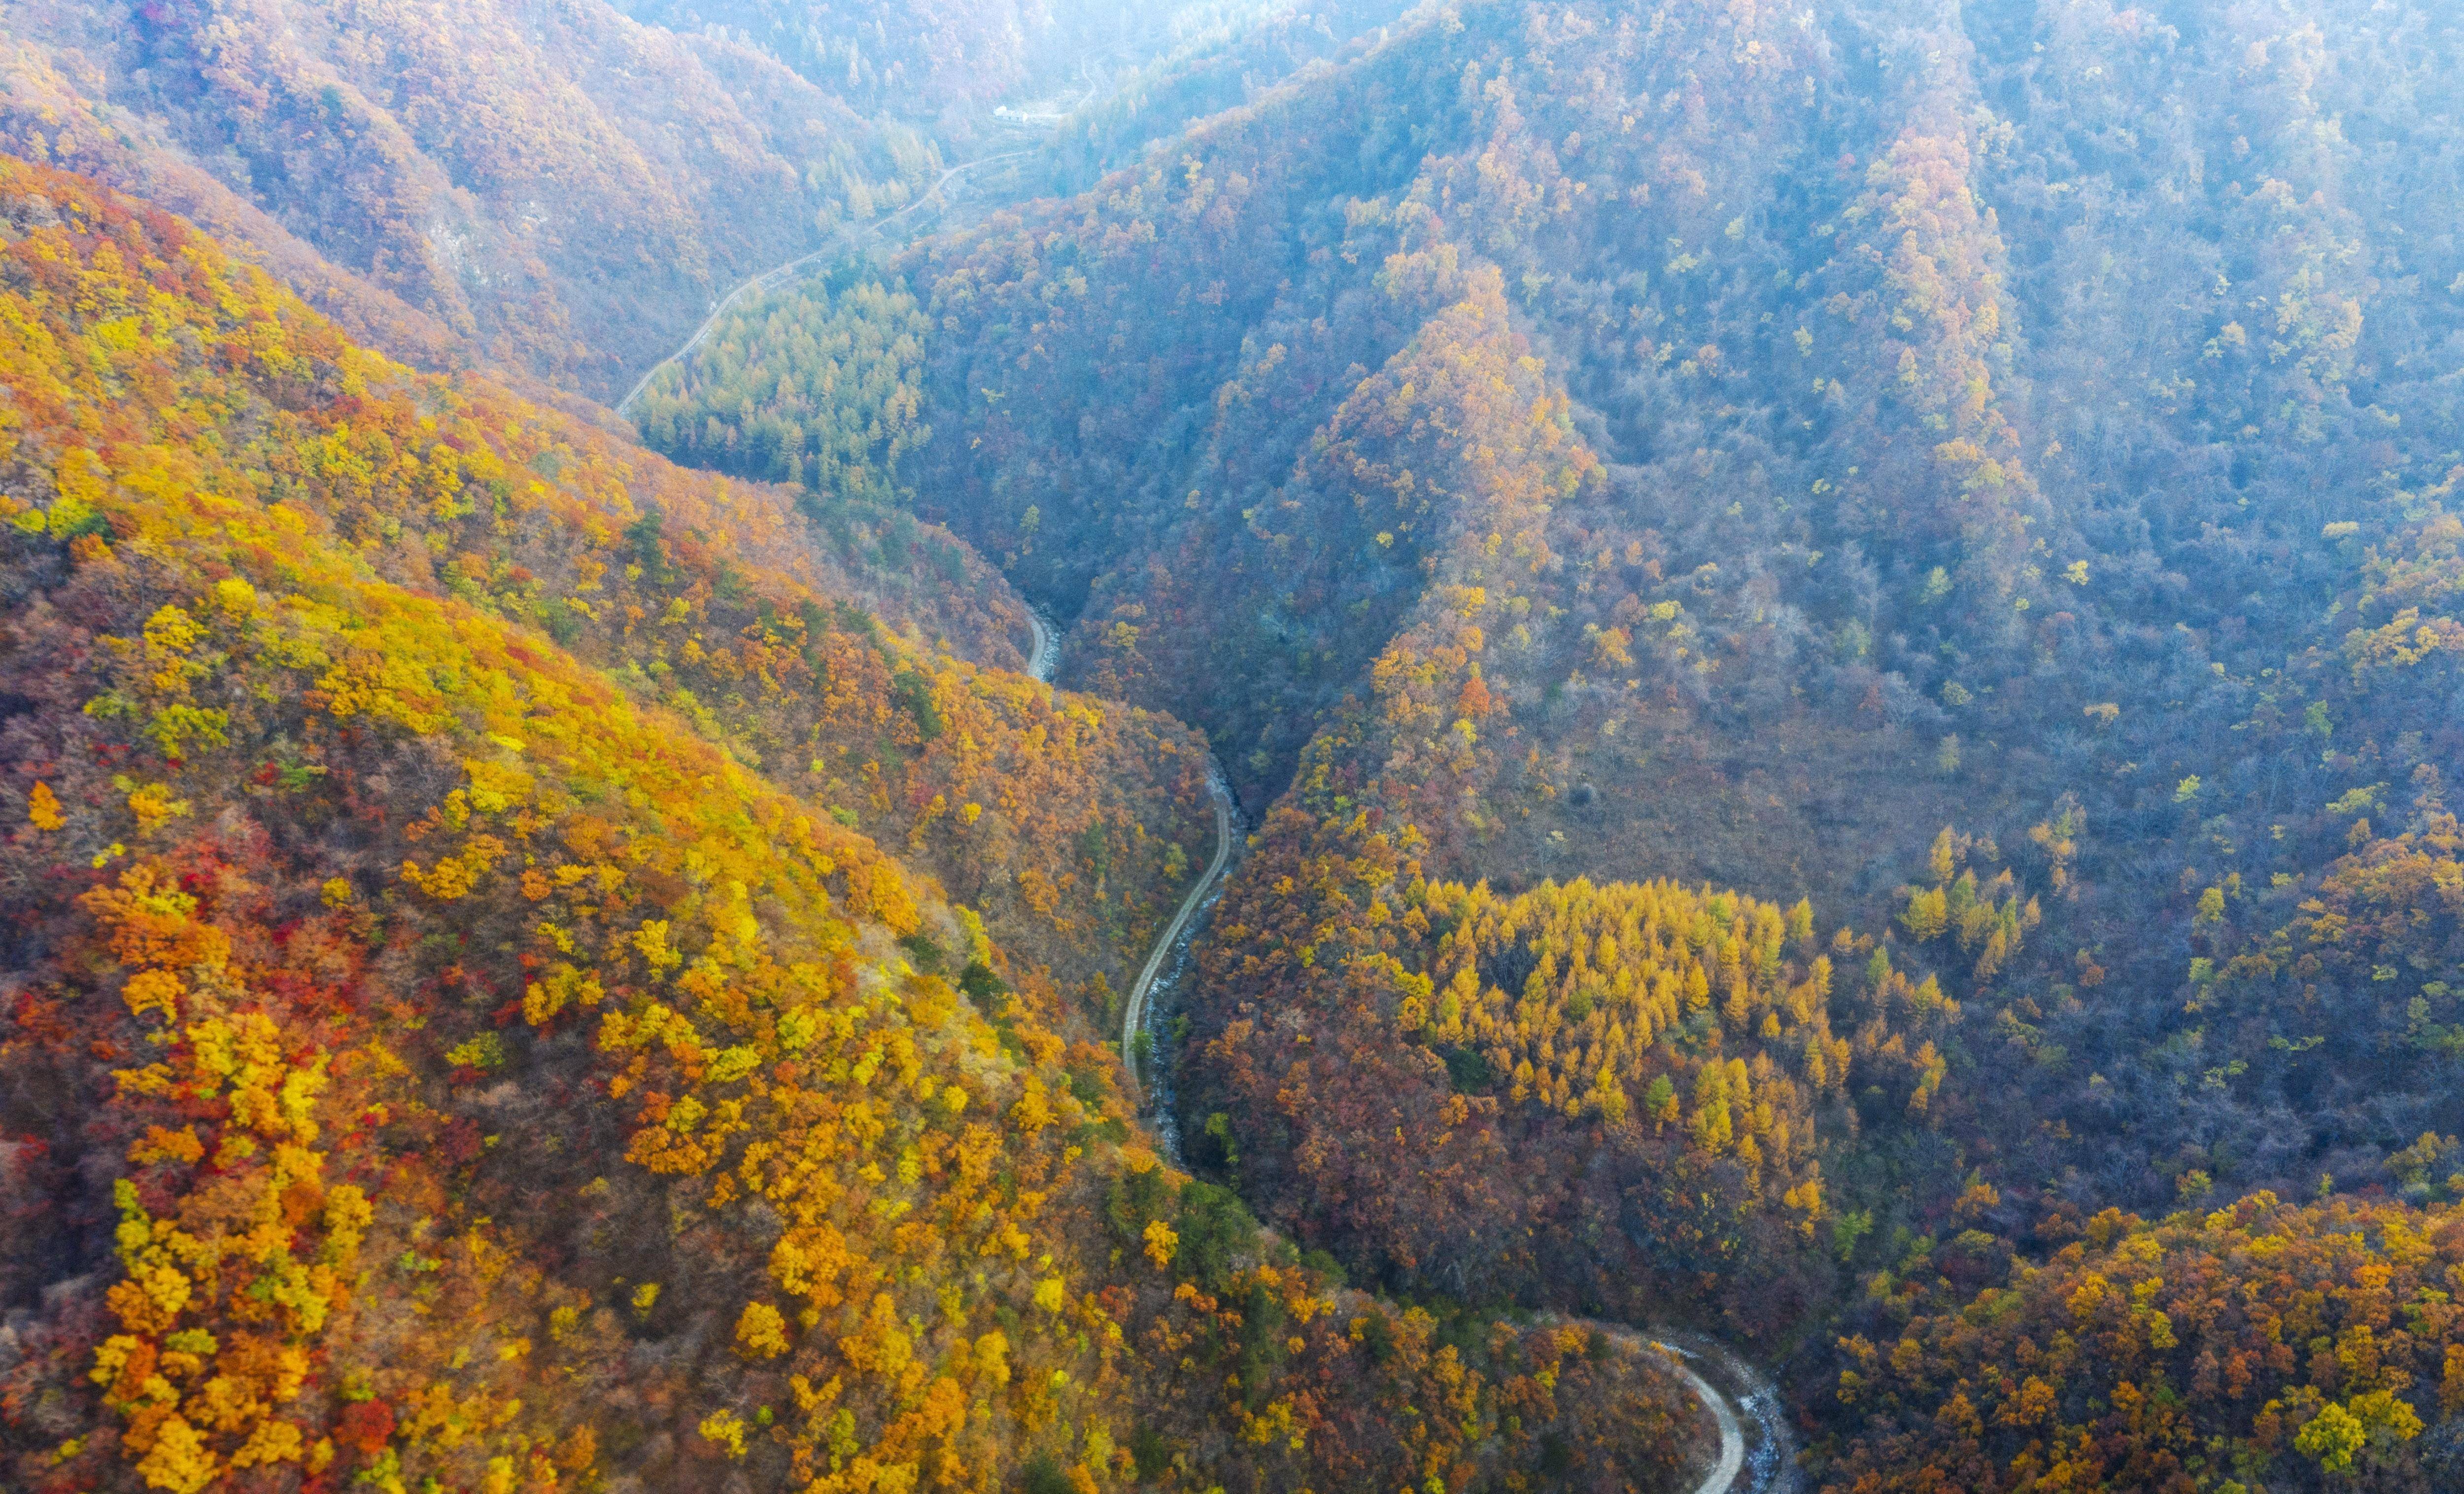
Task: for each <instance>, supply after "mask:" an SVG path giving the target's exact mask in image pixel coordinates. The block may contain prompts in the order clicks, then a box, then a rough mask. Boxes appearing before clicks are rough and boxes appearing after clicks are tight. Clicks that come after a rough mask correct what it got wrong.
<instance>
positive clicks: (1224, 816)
mask: <svg viewBox="0 0 2464 1494" xmlns="http://www.w3.org/2000/svg"><path fill="white" fill-rule="evenodd" d="M1206 791H1207V792H1208V793H1209V794H1212V795H1213V796H1214V797H1215V860H1214V861H1213V862H1212V863H1210V864H1209V865H1208V866H1207V868H1206V874H1205V875H1204V876H1201V877H1199V879H1198V882H1197V884H1196V885H1195V886H1193V887H1191V888H1190V890H1189V895H1188V896H1187V897H1184V898H1182V899H1181V900H1180V912H1177V913H1175V914H1173V915H1172V922H1170V923H1168V924H1166V925H1164V929H1163V933H1162V934H1161V935H1159V936H1158V937H1157V938H1156V939H1155V953H1154V954H1152V955H1149V956H1147V967H1146V968H1145V969H1144V970H1141V971H1139V972H1138V978H1137V979H1136V980H1135V981H1133V982H1132V983H1131V985H1130V1001H1129V1006H1128V1008H1127V1010H1125V1011H1124V1012H1122V1014H1121V1066H1122V1067H1124V1068H1127V1069H1128V1070H1129V1071H1130V1083H1131V1084H1133V1085H1138V1083H1139V1080H1138V1033H1139V1031H1140V1030H1141V1029H1142V1028H1143V1027H1144V1026H1145V1025H1146V1017H1147V1007H1148V1005H1149V1001H1150V999H1151V998H1152V997H1153V995H1154V994H1155V978H1157V977H1158V976H1160V975H1162V974H1163V971H1164V967H1165V965H1166V964H1167V963H1168V962H1169V961H1170V960H1171V958H1172V956H1173V952H1174V951H1175V950H1177V949H1178V948H1179V946H1180V942H1181V940H1182V938H1183V937H1184V936H1186V935H1187V934H1188V932H1189V927H1190V923H1191V920H1193V919H1195V918H1196V917H1197V916H1198V914H1199V911H1200V910H1201V909H1203V908H1204V907H1205V906H1206V903H1207V900H1208V898H1209V896H1210V895H1211V894H1212V893H1213V892H1214V891H1215V890H1216V889H1217V887H1219V886H1221V883H1222V881H1223V872H1224V869H1225V868H1228V867H1230V866H1231V865H1232V842H1233V834H1234V829H1235V826H1234V824H1233V821H1232V790H1231V787H1230V785H1228V784H1226V783H1225V782H1224V780H1223V769H1222V768H1221V765H1219V764H1218V763H1217V762H1216V761H1215V760H1214V758H1208V759H1207V762H1206ZM1141 1088H1143V1086H1141Z"/></svg>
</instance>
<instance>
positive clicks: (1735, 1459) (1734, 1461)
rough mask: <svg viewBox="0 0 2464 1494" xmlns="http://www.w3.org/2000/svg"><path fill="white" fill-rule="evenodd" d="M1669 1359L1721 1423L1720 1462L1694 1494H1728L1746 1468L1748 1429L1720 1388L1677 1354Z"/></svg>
mask: <svg viewBox="0 0 2464 1494" xmlns="http://www.w3.org/2000/svg"><path fill="white" fill-rule="evenodd" d="M1668 1360H1669V1363H1671V1364H1673V1365H1675V1366H1676V1367H1677V1373H1679V1374H1681V1375H1683V1376H1684V1378H1685V1383H1686V1384H1687V1385H1688V1386H1690V1387H1692V1389H1693V1391H1694V1396H1695V1398H1696V1399H1698V1400H1700V1401H1701V1402H1702V1403H1703V1404H1704V1405H1705V1407H1707V1408H1708V1409H1709V1410H1710V1413H1711V1419H1712V1420H1714V1421H1716V1422H1718V1423H1719V1424H1720V1461H1719V1463H1718V1464H1717V1465H1716V1466H1714V1467H1713V1468H1712V1469H1711V1472H1710V1475H1709V1477H1707V1478H1705V1480H1704V1481H1703V1482H1702V1483H1699V1484H1697V1485H1696V1486H1695V1489H1694V1494H1728V1491H1729V1490H1730V1489H1731V1488H1732V1487H1734V1486H1735V1484H1736V1482H1737V1475H1738V1474H1740V1473H1742V1472H1744V1471H1745V1467H1746V1430H1745V1428H1744V1427H1742V1426H1740V1425H1738V1423H1737V1408H1736V1407H1734V1406H1732V1405H1730V1404H1729V1403H1728V1397H1727V1396H1726V1395H1722V1394H1720V1391H1719V1389H1718V1387H1716V1386H1714V1385H1713V1384H1712V1383H1711V1382H1710V1381H1708V1380H1706V1379H1705V1378H1703V1376H1701V1375H1699V1374H1697V1373H1694V1367H1693V1366H1691V1365H1689V1364H1687V1363H1686V1362H1685V1361H1684V1360H1683V1359H1681V1358H1679V1357H1677V1355H1675V1354H1674V1353H1672V1354H1670V1355H1669V1356H1668Z"/></svg>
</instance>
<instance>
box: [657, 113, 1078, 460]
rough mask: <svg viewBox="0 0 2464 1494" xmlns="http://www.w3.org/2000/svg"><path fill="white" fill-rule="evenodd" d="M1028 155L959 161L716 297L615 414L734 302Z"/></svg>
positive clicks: (700, 338) (689, 349) (682, 355)
mask: <svg viewBox="0 0 2464 1494" xmlns="http://www.w3.org/2000/svg"><path fill="white" fill-rule="evenodd" d="M1032 154H1034V152H1032V151H1026V150H1005V151H1002V152H1001V154H999V155H995V156H985V157H982V158H981V159H979V160H975V161H962V162H960V163H958V164H957V165H955V166H952V167H951V168H950V169H948V170H947V171H944V172H942V173H941V175H940V179H939V180H937V181H935V183H934V184H933V185H932V186H930V187H926V188H924V190H922V191H920V192H918V193H916V194H915V200H914V201H913V202H912V203H909V204H908V205H907V206H906V207H904V208H901V209H898V210H897V211H896V212H892V213H886V214H884V215H883V216H881V217H878V218H875V219H873V220H872V221H871V222H870V223H865V224H858V225H856V226H854V227H851V228H845V229H841V230H839V231H837V232H836V233H833V234H831V235H830V237H829V240H828V242H826V243H825V244H823V245H822V247H821V248H819V249H816V250H814V251H812V252H811V253H804V254H799V255H797V256H796V257H795V258H793V259H790V260H788V261H787V262H786V263H785V264H783V265H778V266H775V267H773V268H772V269H769V270H765V271H763V272H761V273H760V274H759V275H755V276H754V277H753V278H751V279H749V280H747V281H745V282H744V283H743V284H741V285H738V286H737V288H736V289H734V290H732V291H730V292H728V293H727V294H726V295H725V296H723V297H720V298H719V302H718V304H717V305H715V306H714V307H712V308H711V312H710V315H709V316H707V317H705V318H703V319H702V323H701V325H700V326H698V327H695V328H693V336H691V337H689V338H687V339H685V341H684V345H683V346H682V347H679V348H677V349H676V350H675V351H674V352H672V353H670V354H669V355H668V356H667V357H665V358H662V359H660V360H659V361H658V362H657V363H653V364H652V365H650V369H649V372H647V373H645V374H643V375H642V377H641V378H639V379H636V380H634V381H633V387H631V388H630V389H627V391H625V397H624V398H623V399H621V400H618V401H617V402H616V413H617V414H619V415H622V414H625V413H626V412H627V411H628V410H630V409H631V408H632V407H633V402H634V401H635V400H638V399H640V398H641V397H642V391H643V390H644V389H647V388H649V386H650V381H651V380H653V379H655V378H657V377H658V376H659V374H660V372H661V371H662V370H663V369H666V368H667V367H669V366H670V365H671V364H673V363H677V362H678V361H680V360H682V359H685V358H688V357H690V356H692V354H693V349H695V348H697V347H699V346H701V344H702V342H703V341H704V340H706V339H707V338H709V336H710V334H711V329H712V328H714V327H715V326H717V325H718V319H719V318H721V317H724V316H726V315H727V313H728V310H729V308H731V307H733V306H734V305H735V304H736V303H737V301H739V300H742V299H743V298H744V297H747V296H752V295H757V294H759V293H760V292H763V291H774V290H777V289H778V288H779V287H780V286H782V285H785V284H786V283H787V282H789V281H791V280H793V279H794V278H795V277H796V275H798V274H799V273H800V272H802V271H803V268H804V267H805V266H806V265H809V264H811V263H813V262H814V261H815V260H817V259H821V258H824V257H825V256H828V255H834V254H838V253H844V252H845V251H847V250H849V249H852V248H854V247H855V246H856V245H858V244H861V243H863V242H864V241H865V240H866V239H868V238H870V237H872V236H873V235H874V234H876V233H881V232H884V231H888V230H889V229H890V228H891V227H892V226H893V225H895V224H896V223H898V221H899V220H900V219H902V218H905V217H906V216H907V215H908V214H909V213H911V212H913V211H914V210H915V209H918V208H921V207H923V206H924V205H925V204H926V203H929V202H932V201H933V200H935V198H937V197H939V196H940V195H941V190H942V188H944V187H948V186H949V185H950V184H951V183H952V182H955V181H957V179H958V178H959V177H962V176H965V175H966V174H968V173H969V172H971V171H979V170H982V169H983V168H984V167H986V166H989V165H999V164H1000V163H1001V162H1004V161H1016V160H1019V159H1020V158H1021V157H1023V156H1029V155H1032Z"/></svg>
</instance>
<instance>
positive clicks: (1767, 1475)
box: [1588, 1323, 1803, 1494]
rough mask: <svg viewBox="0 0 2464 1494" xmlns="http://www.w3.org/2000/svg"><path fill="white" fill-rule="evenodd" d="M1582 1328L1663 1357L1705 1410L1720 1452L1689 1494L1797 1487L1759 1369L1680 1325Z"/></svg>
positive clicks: (1791, 1441) (1775, 1401)
mask: <svg viewBox="0 0 2464 1494" xmlns="http://www.w3.org/2000/svg"><path fill="white" fill-rule="evenodd" d="M1588 1326H1589V1327H1592V1328H1595V1329H1600V1330H1601V1331H1603V1332H1605V1333H1607V1334H1608V1335H1609V1336H1611V1337H1612V1338H1615V1339H1617V1341H1619V1342H1620V1343H1623V1344H1625V1345H1626V1346H1627V1347H1628V1348H1631V1349H1635V1350H1638V1351H1652V1352H1657V1353H1660V1354H1661V1355H1664V1356H1665V1357H1666V1358H1667V1360H1668V1363H1669V1365H1670V1367H1671V1368H1673V1369H1674V1370H1676V1372H1677V1373H1678V1375H1679V1377H1681V1378H1682V1379H1683V1380H1684V1381H1685V1386H1686V1389H1688V1390H1690V1391H1692V1392H1693V1393H1694V1395H1695V1398H1696V1399H1698V1400H1700V1401H1702V1402H1703V1405H1704V1409H1705V1410H1707V1411H1709V1412H1710V1413H1711V1420H1712V1422H1713V1423H1714V1424H1715V1425H1717V1426H1718V1427H1719V1429H1720V1455H1719V1458H1718V1461H1715V1462H1713V1463H1712V1465H1711V1471H1710V1472H1709V1473H1707V1474H1705V1476H1704V1479H1703V1482H1702V1483H1699V1484H1697V1485H1696V1486H1695V1489H1694V1494H1798V1491H1799V1490H1800V1489H1801V1488H1802V1487H1803V1485H1802V1484H1801V1483H1799V1482H1798V1479H1797V1473H1796V1439H1795V1438H1794V1437H1793V1435H1792V1434H1791V1433H1790V1431H1789V1428H1788V1422H1787V1419H1786V1418H1785V1417H1783V1416H1782V1415H1781V1410H1780V1398H1779V1388H1778V1387H1777V1386H1775V1385H1773V1384H1772V1383H1771V1380H1770V1379H1769V1377H1767V1376H1766V1375H1764V1374H1763V1373H1762V1372H1761V1371H1760V1370H1757V1369H1755V1368H1754V1367H1753V1366H1752V1365H1751V1364H1749V1363H1748V1362H1747V1361H1746V1360H1745V1359H1744V1358H1743V1357H1741V1356H1740V1355H1739V1354H1737V1353H1736V1352H1735V1351H1733V1350H1731V1349H1729V1348H1728V1347H1727V1345H1726V1344H1723V1343H1720V1342H1719V1341H1717V1340H1715V1339H1709V1338H1705V1337H1703V1336H1701V1335H1700V1334H1695V1333H1689V1332H1685V1331H1683V1330H1682V1329H1666V1330H1661V1331H1656V1332H1651V1333H1640V1332H1637V1331H1635V1330H1634V1329H1629V1328H1625V1327H1622V1326H1621V1325H1618V1324H1615V1323H1592V1324H1589V1325H1588ZM1671 1340H1683V1342H1672V1341H1671ZM1689 1346H1690V1347H1689ZM1697 1363H1701V1364H1704V1365H1707V1366H1708V1367H1709V1368H1710V1369H1711V1370H1712V1371H1713V1372H1714V1373H1717V1374H1718V1375H1719V1377H1720V1378H1721V1379H1722V1380H1724V1381H1727V1382H1728V1384H1727V1388H1724V1387H1723V1386H1721V1385H1719V1384H1715V1383H1713V1381H1712V1380H1711V1379H1710V1378H1709V1377H1707V1376H1705V1374H1704V1373H1702V1372H1701V1371H1699V1370H1697V1369H1696V1368H1695V1365H1696V1364H1697ZM1737 1395H1743V1397H1744V1398H1743V1399H1742V1400H1739V1399H1738V1398H1736V1397H1737Z"/></svg>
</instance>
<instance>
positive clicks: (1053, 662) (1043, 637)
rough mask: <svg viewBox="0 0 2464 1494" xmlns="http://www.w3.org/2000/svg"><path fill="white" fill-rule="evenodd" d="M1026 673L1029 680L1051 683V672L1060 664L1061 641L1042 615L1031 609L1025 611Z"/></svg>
mask: <svg viewBox="0 0 2464 1494" xmlns="http://www.w3.org/2000/svg"><path fill="white" fill-rule="evenodd" d="M1026 628H1027V638H1028V643H1027V646H1026V673H1027V677H1028V678H1029V679H1033V680H1040V681H1042V682H1043V683H1045V684H1046V685H1049V684H1051V683H1052V671H1053V670H1054V669H1055V668H1056V667H1058V666H1059V665H1060V663H1061V639H1060V636H1059V635H1058V634H1056V633H1054V632H1053V630H1052V625H1051V624H1050V623H1047V622H1045V620H1044V614H1043V613H1041V612H1038V611H1037V610H1035V609H1034V608H1033V607H1029V608H1027V609H1026Z"/></svg>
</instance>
